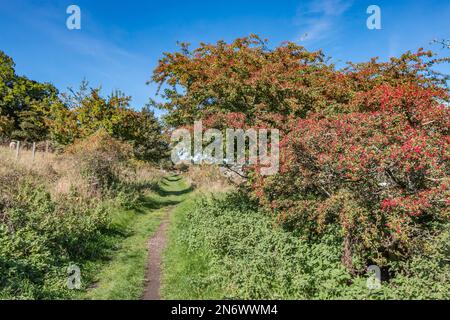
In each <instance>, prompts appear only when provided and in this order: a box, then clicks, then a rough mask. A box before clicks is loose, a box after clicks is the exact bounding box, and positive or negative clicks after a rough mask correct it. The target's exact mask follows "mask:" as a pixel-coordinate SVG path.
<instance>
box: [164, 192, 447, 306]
mask: <svg viewBox="0 0 450 320" xmlns="http://www.w3.org/2000/svg"><path fill="white" fill-rule="evenodd" d="M192 207H193V210H192V211H190V212H189V213H188V214H187V215H186V216H184V217H183V218H182V219H181V220H180V221H179V222H178V224H177V225H176V226H175V229H174V230H173V233H172V235H173V237H175V238H174V240H173V241H174V246H179V247H180V248H183V249H181V251H183V250H185V251H186V254H187V255H188V256H189V257H190V259H192V257H196V256H197V257H200V256H201V257H202V258H201V259H200V258H198V259H197V260H196V263H203V264H205V266H204V270H206V271H204V272H198V270H197V269H199V267H198V266H197V265H196V266H195V268H193V267H190V266H187V267H186V269H185V270H181V271H180V270H178V272H179V273H180V274H181V275H182V276H181V278H180V279H178V280H177V281H178V284H181V283H184V284H188V285H189V286H191V287H190V288H189V287H188V288H186V290H185V292H187V293H190V296H184V297H183V298H198V297H196V296H192V295H193V294H194V293H195V292H198V291H199V290H201V292H215V294H214V296H201V298H203V299H208V298H231V299H436V298H438V299H448V298H449V297H450V291H449V289H450V287H449V284H448V283H449V281H448V280H449V269H448V268H449V267H448V265H447V263H446V261H445V259H446V258H445V254H446V253H447V254H448V249H449V245H448V238H441V239H439V240H437V241H436V243H435V244H433V245H432V247H433V249H432V251H434V254H433V255H431V256H429V257H427V258H425V257H422V256H416V257H414V258H413V259H412V262H409V263H407V264H405V265H399V269H398V270H399V271H398V273H397V274H395V275H393V276H392V278H391V279H389V280H388V281H387V279H384V280H386V281H383V282H382V288H381V290H379V291H370V290H369V289H368V288H367V278H368V275H361V276H354V275H352V274H351V273H350V272H349V271H348V270H347V268H345V266H344V265H343V264H342V263H341V255H342V251H343V244H342V242H341V239H340V232H339V230H338V228H337V227H336V228H334V229H330V230H329V232H327V233H326V234H325V235H324V236H323V237H321V238H320V239H315V240H311V239H308V237H305V236H298V235H296V234H294V233H292V232H288V231H285V230H283V229H282V228H280V227H278V226H277V225H276V224H274V221H273V219H272V218H271V217H270V216H268V215H265V214H264V213H262V212H260V211H258V210H257V209H255V207H254V205H252V202H251V201H250V200H249V199H248V198H245V197H243V196H242V194H237V193H235V194H231V195H228V196H227V197H225V198H223V199H212V200H211V199H209V200H208V199H203V200H201V201H199V202H198V203H196V204H195V205H193V206H192ZM447 237H448V234H447ZM444 247H445V248H446V250H447V251H443V250H442V249H443V248H444ZM169 250H170V248H169ZM179 259H181V258H179ZM175 262H176V261H171V263H175ZM181 265H183V264H181ZM400 270H403V271H400ZM405 270H406V271H405ZM176 284H177V283H175V284H174V283H172V282H169V287H166V288H165V292H166V293H167V294H168V295H169V296H170V294H171V290H173V291H175V290H176V288H175V287H174V285H176ZM426 284H427V285H426ZM171 286H172V287H171ZM217 287H218V288H219V289H217ZM199 288H201V289H199ZM211 288H215V289H214V290H213V289H211ZM217 292H218V293H217Z"/></svg>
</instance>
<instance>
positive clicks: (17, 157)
mask: <svg viewBox="0 0 450 320" xmlns="http://www.w3.org/2000/svg"><path fill="white" fill-rule="evenodd" d="M19 154H20V141H18V140H17V146H16V160H19Z"/></svg>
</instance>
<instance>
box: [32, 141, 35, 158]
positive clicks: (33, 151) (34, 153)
mask: <svg viewBox="0 0 450 320" xmlns="http://www.w3.org/2000/svg"><path fill="white" fill-rule="evenodd" d="M35 158H36V142H33V160H32V161H33V162H34V159H35Z"/></svg>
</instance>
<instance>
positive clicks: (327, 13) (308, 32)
mask: <svg viewBox="0 0 450 320" xmlns="http://www.w3.org/2000/svg"><path fill="white" fill-rule="evenodd" d="M352 4H353V1H352V0H317V1H310V2H307V3H303V4H302V5H300V7H299V8H298V9H297V14H296V16H295V18H294V24H295V25H296V26H299V27H300V35H301V36H299V37H298V38H297V39H295V40H296V41H299V40H300V41H319V40H323V39H325V38H327V37H330V36H332V35H333V34H334V33H335V32H336V31H337V30H338V29H339V23H340V21H341V16H342V15H343V14H344V13H345V12H346V11H347V10H348V9H349V8H350V7H351V6H352Z"/></svg>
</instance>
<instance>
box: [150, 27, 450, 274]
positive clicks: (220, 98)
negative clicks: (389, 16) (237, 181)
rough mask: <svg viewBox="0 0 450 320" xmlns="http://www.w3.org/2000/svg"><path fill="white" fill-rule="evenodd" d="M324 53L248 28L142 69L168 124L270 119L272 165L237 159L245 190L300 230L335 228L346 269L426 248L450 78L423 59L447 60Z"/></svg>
mask: <svg viewBox="0 0 450 320" xmlns="http://www.w3.org/2000/svg"><path fill="white" fill-rule="evenodd" d="M328 61H329V60H328V59H327V58H326V57H325V56H324V54H323V53H322V52H320V51H317V52H309V51H307V50H306V49H305V48H304V47H302V46H299V45H297V44H294V43H285V44H283V45H281V46H279V47H277V48H274V49H270V48H269V47H268V43H267V41H265V40H262V39H260V38H259V37H257V36H254V35H252V36H250V37H245V38H241V39H237V40H235V41H233V42H232V43H229V44H228V43H225V42H223V41H219V42H217V43H216V44H201V45H200V47H199V48H197V49H194V50H190V49H189V46H188V45H187V44H182V46H181V50H180V52H176V53H166V54H165V55H164V57H163V58H162V59H161V60H160V62H159V65H158V67H157V68H156V69H155V71H154V73H153V77H152V80H153V81H154V82H156V83H158V84H159V85H160V89H161V90H163V97H164V98H165V99H166V102H164V103H161V104H160V105H159V107H160V108H162V109H164V110H167V111H168V115H167V116H166V121H167V123H168V124H169V125H171V126H174V127H177V126H189V125H192V123H193V121H194V120H197V119H203V120H204V123H203V125H204V127H207V126H209V127H214V128H224V127H226V126H231V127H240V128H244V127H245V128H248V127H266V128H276V129H279V130H280V131H281V132H282V135H283V139H282V141H281V146H280V148H281V149H280V155H281V164H280V172H279V173H278V174H276V175H274V176H269V177H266V176H261V175H259V173H258V170H256V169H257V166H254V167H248V168H247V173H248V177H249V180H248V189H249V192H250V194H251V195H252V196H254V197H255V198H256V199H257V200H258V201H259V203H260V204H261V206H262V207H263V208H264V209H265V210H267V211H269V212H272V213H273V214H274V215H275V216H276V217H277V220H278V221H279V223H280V224H282V225H283V226H284V227H285V228H288V229H291V230H293V231H295V232H299V233H300V234H301V235H302V236H307V237H310V238H320V237H321V236H322V235H323V234H324V233H326V232H337V234H338V235H339V236H340V237H341V239H342V246H343V254H342V261H343V263H344V265H345V266H346V267H347V268H348V269H349V270H351V271H352V272H364V270H365V269H364V268H365V266H367V264H368V263H377V264H378V265H379V266H393V265H395V262H396V261H404V260H407V259H411V257H412V256H414V255H427V254H431V251H430V250H432V249H431V248H433V246H432V245H431V243H433V241H434V239H438V238H439V237H441V236H442V235H443V234H445V233H446V232H448V224H449V212H450V211H449V204H450V200H449V199H450V198H449V197H450V191H449V190H450V181H449V176H450V167H449V160H450V154H449V143H450V137H449V128H450V120H449V116H450V115H449V109H448V102H449V100H450V97H449V91H448V87H447V84H448V79H449V78H448V76H446V75H443V74H440V73H439V72H436V71H435V70H434V68H433V67H434V66H435V65H436V64H437V63H439V62H446V61H448V59H447V58H438V57H436V56H435V55H434V54H433V53H432V52H430V51H425V50H423V49H419V50H418V51H417V52H406V53H405V54H403V55H401V56H400V57H394V58H391V59H390V60H389V61H380V60H379V59H377V58H374V59H371V60H370V61H368V62H364V63H351V62H349V63H348V64H347V65H346V66H345V67H343V68H341V69H337V68H336V66H334V65H333V64H331V63H329V62H328ZM447 247H448V245H447ZM447 250H448V248H447Z"/></svg>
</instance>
